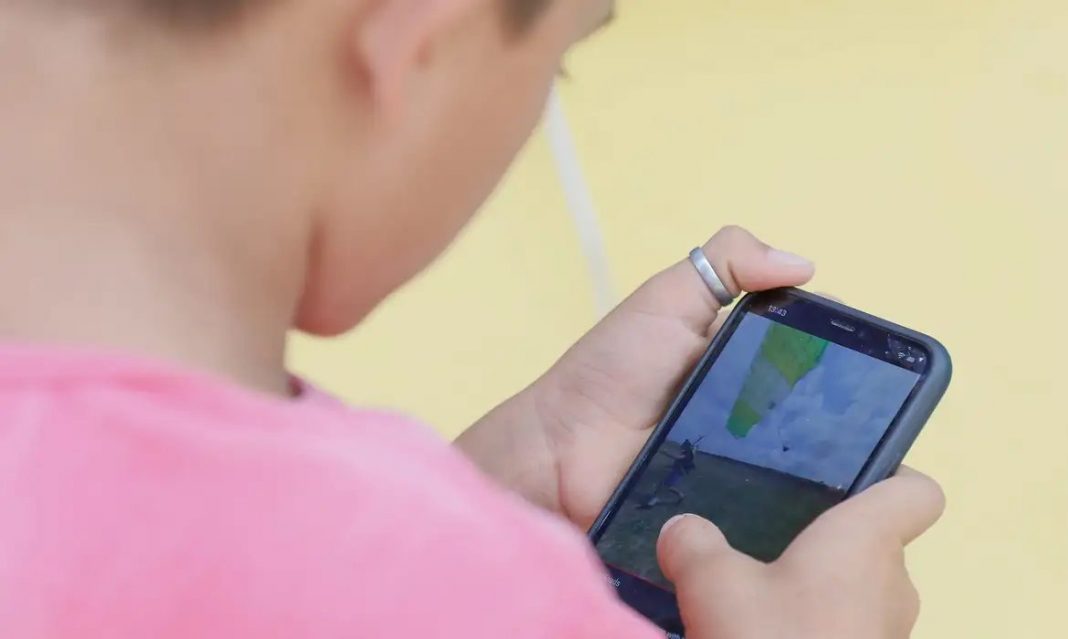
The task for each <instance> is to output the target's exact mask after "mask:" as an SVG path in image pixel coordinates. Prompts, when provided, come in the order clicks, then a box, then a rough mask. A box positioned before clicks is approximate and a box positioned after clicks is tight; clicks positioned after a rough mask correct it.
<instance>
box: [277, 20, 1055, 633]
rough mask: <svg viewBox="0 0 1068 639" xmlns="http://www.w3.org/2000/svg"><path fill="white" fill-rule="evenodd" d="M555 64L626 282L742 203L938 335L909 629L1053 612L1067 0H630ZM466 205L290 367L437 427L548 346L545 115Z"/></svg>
mask: <svg viewBox="0 0 1068 639" xmlns="http://www.w3.org/2000/svg"><path fill="white" fill-rule="evenodd" d="M568 67H569V70H570V72H571V75H572V76H573V77H572V79H571V80H570V81H566V82H565V84H564V97H565V100H566V104H567V107H568V109H569V111H570V114H571V117H572V124H573V127H574V129H575V130H576V134H577V136H578V144H579V147H580V150H581V152H582V154H583V156H584V163H585V165H586V168H587V172H588V175H589V178H590V181H591V183H592V186H593V189H594V190H595V193H596V196H597V201H598V204H599V207H600V209H601V211H602V215H603V217H604V223H605V226H606V232H607V236H608V249H609V253H610V257H611V260H612V262H613V266H614V269H615V273H616V275H617V277H618V280H619V282H620V284H621V286H623V287H625V288H626V289H628V290H629V289H630V288H632V287H633V286H635V285H636V284H638V283H639V282H640V281H641V280H642V279H643V278H644V277H646V276H647V275H648V274H650V273H652V272H653V271H654V270H655V269H657V268H658V267H660V266H662V265H665V264H667V263H668V262H670V261H673V260H675V259H677V258H679V257H680V256H683V255H684V254H685V252H686V251H687V250H688V249H689V248H691V247H692V246H693V245H694V244H696V243H698V242H700V241H702V240H703V239H704V238H705V237H706V236H708V235H709V234H710V233H711V232H713V231H714V230H715V229H716V228H717V227H719V226H720V225H722V224H725V223H732V222H737V223H741V224H744V225H746V226H749V227H751V228H752V229H754V230H755V231H757V232H759V233H760V234H762V235H763V236H765V237H766V238H767V239H768V240H770V241H773V242H775V243H778V244H781V245H783V246H785V247H788V248H792V249H796V250H799V251H801V252H804V253H805V254H807V255H809V256H812V257H814V258H815V259H816V260H817V261H818V262H819V265H820V267H821V271H820V275H819V277H818V281H817V282H816V285H815V288H817V289H821V290H826V291H830V292H833V293H835V294H837V295H839V296H841V297H844V298H845V299H846V300H847V301H849V302H851V303H853V304H854V305H857V306H859V307H861V308H864V309H867V310H870V311H872V312H875V313H878V314H882V315H885V316H887V317H889V318H892V319H896V320H898V321H900V322H902V323H905V324H909V325H912V326H915V327H917V328H919V329H922V330H925V331H928V332H930V333H932V334H934V335H936V336H938V337H940V338H942V339H943V340H944V341H945V342H946V344H947V345H948V346H949V348H950V350H951V351H952V352H953V354H954V356H955V359H956V365H957V376H956V379H955V382H954V386H953V388H952V390H951V394H950V395H949V397H948V398H947V400H946V402H945V403H944V404H943V407H942V408H941V410H940V411H939V413H938V415H937V416H936V418H935V419H934V420H933V421H932V423H931V424H930V425H929V428H928V431H927V432H926V434H925V435H924V436H923V438H922V439H921V440H920V442H919V444H918V446H917V448H916V449H915V451H914V453H913V455H912V456H911V459H910V463H912V464H913V465H915V466H917V467H920V468H922V469H924V470H926V471H928V472H930V473H932V474H934V475H936V476H937V477H938V478H939V479H940V480H941V481H942V482H943V483H944V485H945V487H946V490H947V492H948V495H949V500H950V505H949V511H948V513H947V516H946V519H945V520H944V523H943V524H942V525H941V526H940V527H939V528H938V529H937V530H936V531H935V532H933V533H932V534H931V535H930V536H928V537H927V538H925V539H923V540H922V541H921V542H919V543H918V544H917V545H916V546H915V550H914V551H913V552H912V554H911V561H912V566H913V568H914V572H915V575H916V578H917V581H918V582H919V585H920V587H921V590H922V592H923V593H924V595H925V600H926V607H925V614H924V617H923V619H922V621H921V626H920V628H919V630H918V632H917V636H918V637H920V638H926V639H941V638H948V637H954V638H955V637H967V638H969V639H970V638H982V637H991V638H1001V637H1050V638H1053V637H1058V638H1059V637H1068V623H1066V622H1065V616H1066V607H1068V551H1066V548H1068V471H1066V468H1068V416H1066V411H1065V408H1064V403H1063V399H1064V397H1065V392H1066V391H1065V389H1066V388H1068V373H1066V372H1065V370H1063V368H1064V366H1065V363H1066V361H1068V317H1066V313H1068V304H1066V303H1065V301H1064V299H1065V295H1064V293H1062V292H1061V291H1062V287H1063V285H1064V281H1063V279H1062V278H1058V277H1056V275H1057V274H1058V273H1059V274H1063V273H1065V267H1064V260H1065V259H1068V242H1066V239H1065V236H1066V233H1068V222H1066V216H1068V211H1066V208H1068V2H1065V1H1064V0H1049V1H1043V0H850V1H845V0H841V1H839V0H823V1H817V0H812V1H808V2H803V1H801V0H747V1H745V2H742V1H728V0H671V1H658V2H649V1H645V2H626V0H624V1H623V3H622V6H621V7H620V17H619V20H618V21H617V24H615V25H614V26H613V27H612V28H611V29H610V30H609V31H607V32H606V33H604V34H603V35H600V36H598V37H596V38H595V39H594V40H593V41H591V42H590V43H588V44H586V45H584V46H583V47H582V48H580V50H579V51H577V52H576V53H575V54H573V55H572V56H571V58H570V60H569V61H568ZM487 209H488V210H486V211H485V212H484V214H483V216H482V217H481V218H480V219H479V220H478V221H477V222H476V223H475V224H474V225H473V227H472V228H471V229H470V231H469V232H468V233H467V234H466V235H465V236H464V238H463V239H462V241H461V242H460V243H459V244H458V245H457V246H456V247H455V249H454V250H453V251H452V252H451V253H450V254H449V255H448V256H447V257H446V258H445V259H444V260H443V261H442V262H441V263H440V264H439V265H437V266H436V267H435V268H434V269H433V270H432V271H431V272H430V273H429V274H427V275H426V276H424V277H423V278H421V279H420V280H419V281H417V282H416V283H415V284H414V285H412V286H411V287H409V288H408V289H406V290H405V291H403V292H402V293H400V294H398V295H397V296H396V297H395V298H394V299H392V300H391V301H390V302H389V303H388V304H386V305H385V306H384V307H383V308H382V310H381V311H380V312H379V313H377V314H376V315H375V316H374V317H373V318H372V319H371V320H370V321H368V322H367V323H366V324H365V326H363V327H362V328H361V329H359V330H358V331H357V332H356V334H355V335H353V336H351V337H349V338H346V339H343V340H340V341H337V342H333V343H322V342H315V341H311V340H307V339H298V340H296V343H295V349H294V355H293V363H294V366H295V367H296V369H297V370H299V371H302V372H304V373H306V374H308V375H310V376H311V377H312V378H313V379H315V380H317V381H319V382H320V383H322V384H323V385H325V386H326V387H328V388H329V389H331V390H334V391H336V392H338V393H339V394H341V395H343V396H345V397H346V398H348V399H351V400H353V401H356V402H360V403H369V404H376V405H388V406H393V407H399V408H402V409H404V410H407V411H409V412H411V413H414V414H416V415H418V416H420V417H422V418H425V419H427V420H429V421H431V422H433V423H435V424H437V425H438V426H440V428H441V430H442V432H443V433H445V434H447V435H454V434H456V433H457V432H458V431H459V430H460V429H462V428H463V427H464V425H466V424H468V423H469V422H471V421H472V420H474V419H475V418H477V417H478V416H479V415H480V414H481V413H483V412H484V411H486V410H487V409H488V408H490V406H491V405H492V404H494V403H495V402H497V401H499V400H501V399H503V398H504V397H505V396H507V395H508V394H509V393H511V392H513V391H515V390H517V389H518V388H520V387H521V386H522V385H523V384H525V383H526V382H527V381H529V380H531V379H532V378H533V377H534V376H535V375H537V374H538V373H539V372H541V371H542V370H544V369H545V368H546V367H547V366H548V365H549V364H550V363H551V362H552V360H553V359H554V358H555V357H556V355H558V354H559V353H560V352H561V351H562V350H563V349H564V348H565V347H566V346H567V345H568V344H569V343H570V342H572V341H573V340H574V339H575V338H576V337H578V336H579V335H580V334H581V332H582V331H583V330H584V329H585V328H586V327H588V326H589V325H590V323H591V321H593V314H594V312H593V309H592V304H591V302H590V299H589V298H590V291H589V288H588V285H587V281H586V279H585V273H584V270H583V263H582V259H581V256H580V254H579V252H578V249H577V246H576V241H575V238H574V236H573V234H572V233H571V229H570V226H569V224H570V223H569V221H568V218H567V217H566V215H565V213H564V209H563V203H562V198H561V196H560V194H559V189H558V186H557V183H556V181H555V177H554V173H553V168H552V165H551V158H550V157H549V154H548V151H547V149H546V145H545V143H544V140H543V139H541V138H540V137H538V138H536V139H535V140H534V141H533V142H532V144H531V145H530V146H529V148H528V149H527V150H526V151H525V153H524V155H523V157H522V158H521V160H520V162H519V163H518V165H517V166H516V168H515V170H514V172H513V173H512V175H511V177H510V179H509V180H508V182H507V184H506V186H505V187H504V188H503V189H502V190H501V191H500V192H499V193H498V195H497V196H496V197H495V198H494V200H493V202H492V203H491V204H490V205H489V206H488V207H487Z"/></svg>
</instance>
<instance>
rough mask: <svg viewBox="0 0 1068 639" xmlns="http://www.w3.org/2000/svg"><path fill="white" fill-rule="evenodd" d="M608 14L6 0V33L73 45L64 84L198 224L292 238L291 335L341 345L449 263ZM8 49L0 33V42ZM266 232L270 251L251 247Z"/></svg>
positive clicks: (543, 7) (518, 5) (436, 0)
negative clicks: (348, 333) (296, 249)
mask: <svg viewBox="0 0 1068 639" xmlns="http://www.w3.org/2000/svg"><path fill="white" fill-rule="evenodd" d="M611 10H612V2H611V0H0V22H3V21H4V20H5V19H6V18H7V16H8V15H10V16H17V17H20V18H23V19H25V20H26V21H28V22H33V23H36V24H40V25H46V24H49V22H51V23H53V24H55V25H63V28H64V29H66V32H65V33H66V35H65V36H64V38H65V39H66V40H67V41H68V42H66V43H63V44H60V40H59V38H58V37H57V38H55V40H56V43H55V44H56V46H57V47H58V46H66V47H69V48H70V50H71V51H72V52H75V55H71V56H70V57H71V59H72V60H73V59H76V60H77V64H75V65H71V68H69V69H68V70H67V71H65V73H69V74H71V77H75V76H78V75H79V74H80V80H79V81H81V82H84V83H85V84H86V86H87V87H89V89H88V90H91V91H94V92H99V93H101V95H105V96H106V95H107V92H108V91H111V90H112V89H114V91H112V94H113V96H121V98H122V99H121V100H119V99H116V100H114V102H115V104H116V105H120V107H119V108H121V109H124V110H125V111H126V112H125V113H123V114H122V115H121V117H122V118H125V119H124V120H117V121H121V122H128V123H129V124H128V126H127V125H124V126H125V128H126V129H127V131H128V132H129V134H128V136H126V137H127V139H123V140H115V145H114V146H116V147H118V148H120V149H122V148H126V146H127V145H128V147H129V149H130V150H129V151H128V154H129V155H130V157H133V156H134V149H138V148H140V147H141V146H144V147H145V149H148V148H149V146H148V145H149V144H150V143H152V144H154V145H155V146H154V147H152V148H151V150H149V151H145V149H140V152H141V153H142V154H143V155H145V157H151V158H152V162H154V163H157V164H156V174H157V175H162V176H164V177H169V176H171V175H173V174H176V173H178V172H176V171H174V170H173V169H174V167H175V166H177V164H178V162H179V161H182V162H185V166H186V168H185V169H184V170H183V171H180V173H182V178H183V180H184V182H182V183H180V184H177V185H173V184H172V185H171V186H172V187H176V188H177V190H179V191H180V190H181V189H185V190H187V191H188V190H194V189H190V188H188V187H190V186H191V185H193V186H194V187H195V190H196V191H197V192H198V193H197V198H198V206H197V207H195V208H197V210H198V211H199V210H201V209H203V210H204V211H208V210H210V209H212V208H213V207H214V208H215V210H213V211H211V213H212V215H214V216H216V217H219V216H223V215H225V216H230V215H233V216H234V220H235V222H234V223H233V225H237V224H239V223H240V224H244V225H245V226H243V227H242V231H241V232H244V233H248V236H249V238H250V242H253V243H255V242H269V241H274V239H278V238H280V237H282V236H280V235H279V231H278V228H281V227H285V229H286V232H285V233H286V234H285V238H286V239H287V240H288V239H289V238H292V237H293V236H295V235H299V236H300V241H301V242H303V246H304V250H305V254H306V256H307V260H306V262H307V273H306V277H305V279H304V284H303V299H302V301H301V302H300V306H299V308H298V310H297V319H296V323H297V324H298V325H299V326H300V327H301V328H304V329H306V330H309V331H311V332H315V333H323V334H329V333H335V332H339V331H343V330H346V329H348V328H350V327H351V326H352V325H353V324H355V323H356V322H357V321H358V320H359V319H360V318H361V317H362V316H363V315H364V314H365V313H366V312H367V311H368V310H369V309H370V308H371V307H373V306H374V304H376V303H377V302H378V301H380V300H381V298H382V297H384V296H385V295H386V294H388V293H389V292H390V291H391V290H393V289H394V288H396V287H397V286H399V285H400V284H401V283H403V282H404V281H405V280H407V279H408V278H409V277H411V276H412V275H414V274H415V273H416V272H418V271H419V270H420V269H421V268H422V267H423V266H425V265H426V264H427V263H428V262H430V261H431V260H432V259H433V258H434V257H435V256H436V255H438V254H439V253H440V252H441V251H442V250H443V249H444V247H445V246H446V245H447V244H448V243H449V242H450V240H451V239H452V238H453V237H454V236H455V234H456V233H457V232H458V231H459V229H460V228H461V227H462V225H463V224H464V223H465V222H466V221H467V220H468V219H469V218H470V216H471V215H472V214H473V212H474V211H475V210H476V208H477V207H478V206H479V205H480V204H481V203H482V201H483V200H484V199H485V198H486V197H487V195H488V194H489V193H490V191H491V190H492V188H493V187H494V185H495V184H496V183H497V181H498V180H499V178H500V177H501V175H502V174H503V172H504V171H505V169H506V168H507V166H508V164H509V163H510V161H511V159H512V158H513V156H514V154H515V153H516V152H517V150H518V149H519V148H520V146H521V145H522V143H523V141H524V140H525V139H526V137H527V136H528V135H529V133H530V132H531V130H532V129H533V127H534V126H535V124H536V121H537V119H538V116H539V114H540V112H541V108H542V106H543V104H544V100H545V98H546V96H547V94H548V90H549V87H550V85H551V82H552V79H553V77H554V75H555V74H556V72H557V71H558V68H559V64H560V59H561V57H562V55H563V54H564V52H565V51H566V50H567V49H568V48H569V47H570V46H571V45H572V44H574V43H575V42H576V41H578V40H580V39H581V38H582V37H584V36H585V35H586V34H588V33H589V32H591V31H593V30H595V29H596V28H597V27H598V26H599V25H600V24H601V23H602V22H603V21H604V20H605V19H606V18H607V17H608V15H609V14H610V13H611ZM22 27H25V23H24V24H23V25H22ZM58 29H59V27H58V26H57V27H56V30H58ZM21 31H22V32H23V33H28V32H27V31H26V30H25V28H22V29H21ZM72 34H73V35H72ZM8 35H11V34H5V33H4V29H3V28H2V27H0V45H3V44H4V42H3V40H2V38H6V37H7V36H8ZM24 40H25V42H26V43H32V46H33V47H38V48H39V47H41V46H42V45H40V44H39V41H40V38H37V37H34V38H31V37H30V36H29V35H26V36H25V38H24ZM83 40H84V41H92V42H93V43H94V45H93V46H95V47H96V49H95V50H94V51H95V53H94V54H93V55H86V50H87V49H86V48H85V47H83V46H82V45H83V44H84V42H83ZM71 43H73V44H71ZM28 46H31V45H28ZM3 48H4V47H3V46H0V49H3ZM54 48H55V47H54ZM49 55H51V53H50V54H49ZM47 72H48V71H47V70H45V69H44V68H43V65H42V70H41V73H47ZM42 77H44V76H42ZM86 78H91V81H90V80H88V79H86ZM2 97H3V96H0V98H2ZM94 100H95V101H94V103H93V104H94V105H99V104H103V103H107V104H110V102H108V99H107V98H105V99H104V100H103V101H101V100H98V99H95V98H94ZM2 102H3V100H2V99H0V103H2ZM94 108H95V107H94ZM74 110H75V109H72V112H73V111H74ZM112 111H116V109H112ZM115 117H116V118H118V117H120V116H118V115H116V116H115ZM125 133H126V132H125V131H124V134H125ZM157 137H158V140H157V139H156V138H157ZM178 155H181V156H182V157H181V158H179V159H173V158H172V156H174V157H177V156H178ZM172 160H173V164H172ZM191 160H193V162H190V161H191ZM104 164H105V163H104V161H103V160H101V167H103V165H104ZM140 164H141V166H138V167H136V168H137V170H141V168H143V165H144V162H141V163H140ZM90 168H95V167H90ZM161 179H162V178H161ZM141 182H143V180H141V179H140V178H132V179H131V180H130V183H131V185H133V186H131V188H136V185H138V184H140V183H141ZM216 194H217V195H218V197H217V198H215V200H210V199H209V198H211V197H213V196H215V195H216ZM161 197H166V193H165V192H164V193H161ZM187 208H190V207H187ZM238 211H240V212H238ZM190 214H191V215H192V214H195V213H192V212H191V213H190ZM281 219H284V220H285V222H279V220H281ZM250 220H251V221H252V223H251V224H249V221H250ZM261 227H262V228H263V229H271V231H270V233H273V236H272V239H271V240H267V239H263V238H259V239H257V238H255V235H256V234H257V233H258V232H260V230H261ZM279 242H280V245H279V249H280V254H281V248H282V247H281V243H282V240H279Z"/></svg>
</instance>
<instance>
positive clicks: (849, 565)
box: [658, 469, 944, 639]
mask: <svg viewBox="0 0 1068 639" xmlns="http://www.w3.org/2000/svg"><path fill="white" fill-rule="evenodd" d="M943 506H944V499H943V496H942V492H941V490H940V489H939V488H938V485H937V484H935V483H934V482H933V481H931V480H930V479H928V478H927V477H925V476H923V475H920V474H918V473H916V472H914V471H910V470H907V469H903V470H902V472H900V473H899V475H898V476H897V477H894V478H892V479H889V480H886V481H884V482H882V483H880V484H877V485H876V486H874V487H873V488H871V489H869V490H867V491H866V492H864V493H862V494H860V495H858V496H857V497H854V498H852V499H850V500H848V501H846V502H843V503H842V504H840V505H839V506H836V507H834V508H832V509H831V510H829V511H827V512H826V513H824V514H823V515H822V516H821V517H820V518H818V519H817V520H816V521H815V522H814V523H813V524H812V525H811V526H809V527H808V528H807V529H806V530H805V532H803V533H802V534H801V535H800V536H799V537H798V538H797V539H796V540H795V541H794V543H793V544H792V545H791V546H790V548H789V549H787V551H786V553H785V554H783V556H782V557H780V558H779V559H778V560H777V561H776V562H774V563H772V564H765V563H763V562H760V561H758V560H755V559H753V558H751V557H749V556H747V555H744V554H742V553H740V552H738V551H736V550H734V549H732V548H731V547H730V545H729V544H728V543H727V540H726V538H725V537H724V536H723V534H722V533H721V532H720V531H719V530H718V529H717V528H716V527H715V526H714V525H712V524H711V523H709V522H708V521H706V520H704V519H701V518H700V517H696V516H694V515H682V516H680V518H679V519H675V520H672V521H671V522H669V524H668V525H667V526H665V528H664V531H663V532H662V533H661V536H660V542H659V545H658V554H659V558H660V563H661V566H662V567H663V569H664V571H665V573H666V574H667V576H668V578H669V579H670V580H671V581H672V582H673V583H674V585H675V590H676V593H677V596H678V601H679V608H680V609H681V611H682V618H683V620H684V621H685V625H686V629H687V637H689V639H779V638H781V637H791V639H868V638H871V639H890V638H904V637H908V636H909V633H910V632H911V630H912V627H913V626H914V625H915V623H916V618H917V616H918V614H919V607H920V601H919V596H918V595H917V593H916V589H915V588H914V587H913V586H912V582H911V581H910V580H909V576H908V573H907V572H906V570H905V564H904V561H903V560H902V552H903V547H904V546H905V545H906V544H908V543H909V542H911V541H912V540H913V539H915V538H916V537H917V536H918V535H920V534H921V533H922V532H924V531H925V530H926V529H927V528H929V527H930V526H931V525H932V524H933V523H934V522H935V521H936V520H937V519H938V518H939V516H940V515H941V513H942V510H943Z"/></svg>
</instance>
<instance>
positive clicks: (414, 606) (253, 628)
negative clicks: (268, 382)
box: [0, 346, 663, 639]
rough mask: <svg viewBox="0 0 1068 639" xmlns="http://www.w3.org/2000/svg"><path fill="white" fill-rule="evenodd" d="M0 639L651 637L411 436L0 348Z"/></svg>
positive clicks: (578, 569)
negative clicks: (97, 638) (131, 638)
mask: <svg viewBox="0 0 1068 639" xmlns="http://www.w3.org/2000/svg"><path fill="white" fill-rule="evenodd" d="M0 636H2V637H4V638H5V639H8V638H31V637H32V638H34V639H37V638H63V639H66V638H71V639H73V638H78V639H84V638H88V637H116V638H126V637H138V638H142V637H152V638H154V639H161V638H168V637H175V638H178V637H181V638H183V639H185V638H190V637H197V638H205V637H227V638H238V637H301V638H319V637H339V638H340V637H346V638H362V637H367V638H380V637H465V638H466V637H471V638H486V639H490V638H493V639H499V638H501V637H508V638H510V639H524V638H535V637H536V638H546V639H547V638H554V639H560V638H569V637H575V638H579V637H583V638H585V637H606V638H607V637H611V638H616V639H629V638H632V637H633V638H635V639H639V638H641V639H653V638H658V637H662V636H663V635H662V634H661V633H659V632H658V631H657V630H656V629H654V628H653V627H652V626H650V625H648V624H647V623H646V622H644V621H643V620H641V619H640V618H638V617H637V616H636V615H635V614H633V613H632V612H630V611H629V610H628V609H626V608H625V607H624V606H623V605H622V604H620V603H619V602H618V601H617V600H616V599H615V597H614V595H613V593H612V592H611V588H610V587H609V586H608V584H607V580H606V577H605V575H604V574H603V573H602V571H601V569H600V568H599V566H598V564H597V562H596V559H595V557H594V556H593V554H592V552H591V551H590V549H589V548H588V547H587V545H586V544H585V541H584V539H583V538H582V535H581V534H579V532H578V531H576V530H574V529H572V528H571V527H570V526H569V525H568V524H566V523H564V522H562V521H559V520H557V519H556V518H555V517H552V516H550V515H548V514H545V513H542V512H540V511H539V510H537V509H535V508H534V507H531V506H528V505H526V504H525V503H523V502H522V501H521V500H520V499H518V498H517V497H514V496H513V495H511V494H509V493H507V492H505V491H504V490H501V489H499V488H497V487H496V486H494V485H492V484H491V483H490V482H489V481H487V480H486V479H485V478H484V477H483V476H481V475H480V473H479V472H478V471H477V470H476V469H475V468H474V467H473V466H472V465H471V464H470V463H469V462H468V461H467V460H466V459H465V458H464V457H463V456H462V455H460V454H459V453H457V452H455V451H454V450H453V449H452V448H451V447H450V446H448V445H447V444H445V443H444V442H441V441H440V440H439V439H437V438H436V437H435V436H434V435H433V434H432V433H430V432H428V431H427V430H425V429H424V428H422V427H420V426H417V425H414V424H412V423H410V422H407V421H405V420H403V419H401V418H398V417H396V416H392V415H386V414H382V413H374V412H365V411H357V412H354V411H350V410H348V409H346V408H344V407H342V406H341V405H340V404H339V403H337V402H335V401H333V400H331V399H329V398H327V397H325V396H322V395H317V394H315V393H314V392H311V391H309V392H307V393H305V394H304V395H303V397H302V398H301V399H299V400H295V401H290V402H286V401H282V400H277V399H272V398H269V397H265V396H260V395H257V394H254V393H251V392H247V391H244V390H242V389H240V388H237V387H234V386H231V385H228V384H226V383H224V382H220V381H218V380H215V379H212V378H209V377H206V376H202V375H198V374H195V373H189V372H185V371H180V370H175V369H172V368H169V367H168V366H166V365H163V364H158V363H150V362H145V361H138V360H134V359H130V358H125V357H116V356H107V355H100V354H87V353H82V352H75V351H70V350H49V349H41V348H30V347H19V346H13V347H4V348H0Z"/></svg>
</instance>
